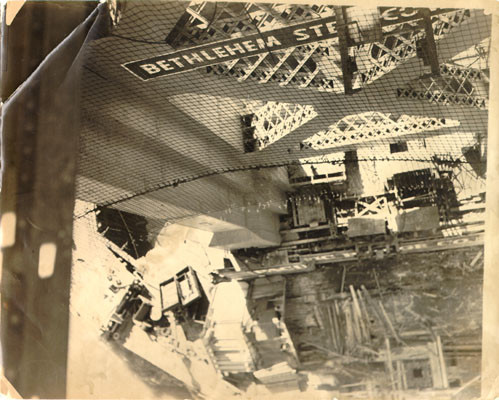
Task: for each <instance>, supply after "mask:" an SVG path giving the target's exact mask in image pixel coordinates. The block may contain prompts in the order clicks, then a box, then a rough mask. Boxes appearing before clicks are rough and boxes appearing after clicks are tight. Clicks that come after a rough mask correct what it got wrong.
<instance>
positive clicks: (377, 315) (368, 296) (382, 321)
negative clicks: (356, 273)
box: [361, 285, 387, 336]
mask: <svg viewBox="0 0 499 400" xmlns="http://www.w3.org/2000/svg"><path fill="white" fill-rule="evenodd" d="M361 289H362V291H363V293H364V295H365V296H366V300H367V303H368V304H369V305H370V306H371V310H372V311H373V312H374V315H375V316H376V318H377V319H378V322H379V323H380V326H381V328H382V329H383V332H384V333H385V336H386V334H387V330H386V327H385V322H384V319H383V318H382V316H381V314H380V312H379V311H378V307H377V304H376V303H375V302H374V300H373V299H372V297H371V295H370V294H369V292H368V291H367V289H366V287H365V286H364V285H361Z"/></svg>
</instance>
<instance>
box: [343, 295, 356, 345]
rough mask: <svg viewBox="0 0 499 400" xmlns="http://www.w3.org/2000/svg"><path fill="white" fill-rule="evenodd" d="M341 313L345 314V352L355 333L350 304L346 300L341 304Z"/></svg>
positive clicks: (352, 341)
mask: <svg viewBox="0 0 499 400" xmlns="http://www.w3.org/2000/svg"><path fill="white" fill-rule="evenodd" d="M343 313H344V315H345V334H346V335H345V352H347V351H348V350H350V349H351V348H352V347H353V345H354V343H355V333H354V330H353V326H352V319H351V315H350V314H351V311H350V306H349V304H348V303H347V302H345V303H344V304H343Z"/></svg>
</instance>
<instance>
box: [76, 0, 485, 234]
mask: <svg viewBox="0 0 499 400" xmlns="http://www.w3.org/2000/svg"><path fill="white" fill-rule="evenodd" d="M314 21H315V22H316V24H313V23H312V22H314ZM324 21H328V22H324ZM113 22H114V25H113V27H112V28H111V30H110V32H109V34H108V35H106V36H104V37H102V38H100V39H98V40H95V41H93V42H91V43H90V45H89V46H88V48H87V49H86V52H87V56H86V62H85V65H84V72H83V80H82V120H81V123H82V131H81V138H80V157H79V174H78V178H77V197H78V199H81V200H84V201H86V202H88V203H91V204H94V205H95V207H90V208H88V209H86V210H85V211H84V212H80V213H78V212H76V213H75V218H80V217H82V216H83V215H85V214H88V213H90V212H95V211H96V210H97V209H101V208H103V207H104V208H109V207H111V208H114V209H117V210H120V212H122V213H129V214H135V215H141V216H143V217H145V218H146V219H147V221H148V230H149V232H150V233H153V234H154V232H155V231H156V232H157V231H158V230H159V229H161V227H162V226H163V224H164V223H165V222H169V223H172V222H177V221H181V220H186V219H189V218H193V217H196V216H201V215H210V216H212V217H213V218H216V219H219V220H227V219H231V218H232V217H233V216H228V215H229V214H231V213H236V212H247V211H248V210H251V211H252V212H255V213H256V212H259V213H260V212H261V213H274V214H277V215H284V214H286V213H287V212H288V208H289V207H290V203H291V202H293V201H296V200H298V201H323V200H324V199H328V201H329V200H330V201H332V202H341V201H343V200H344V199H352V198H355V199H357V200H361V199H366V198H370V200H369V201H366V200H364V201H365V202H367V203H366V204H372V203H374V202H375V199H377V198H378V197H380V196H381V197H383V196H385V197H386V196H388V194H389V193H393V191H394V188H395V189H397V190H396V195H394V197H390V200H389V201H392V202H394V203H396V204H397V205H398V207H399V208H404V207H405V205H406V204H407V201H410V200H407V199H410V198H411V196H414V195H415V193H416V192H417V193H416V194H417V195H418V196H428V197H429V198H431V201H430V202H433V204H437V205H438V206H439V210H440V218H441V221H442V223H443V224H447V225H448V226H449V227H450V226H453V224H455V220H454V219H453V217H452V216H449V215H448V210H449V209H451V208H452V207H455V206H456V204H458V203H459V202H463V201H465V200H466V199H468V200H469V199H470V198H473V196H476V195H479V194H483V193H484V191H485V186H484V185H485V167H484V166H485V155H486V151H487V118H488V112H487V109H488V91H489V90H488V87H489V76H490V73H489V52H490V29H491V18H490V16H487V15H485V14H484V12H483V10H473V9H467V10H465V9H431V10H421V9H416V8H399V7H379V8H361V7H345V8H339V7H333V6H329V5H304V4H300V5H292V4H291V5H290V4H286V5H281V4H263V3H233V2H230V3H223V2H213V3H212V2H192V3H188V2H152V1H140V2H126V3H124V4H123V5H122V8H121V9H120V10H119V13H117V17H116V16H115V18H114V21H113ZM307 22H311V24H310V25H309V26H308V28H303V29H300V31H299V32H298V34H297V35H298V36H299V37H300V38H305V36H308V37H309V38H310V37H311V38H315V40H314V41H311V42H308V43H306V44H303V45H294V46H288V47H285V48H280V47H279V45H280V44H281V43H279V40H278V38H276V37H275V36H269V35H268V34H267V35H266V32H268V31H273V30H278V29H281V28H282V29H284V28H287V27H293V26H294V25H297V24H303V23H307ZM333 30H336V31H337V32H338V34H337V35H336V36H334V35H333V36H334V37H331V35H327V33H328V32H329V33H331V32H332V31H333ZM255 35H256V36H255ZM323 36H326V37H327V38H326V39H321V37H323ZM245 37H248V38H252V39H248V41H246V42H244V41H240V42H238V43H239V44H238V45H235V44H233V43H232V44H231V45H229V46H228V47H220V46H219V47H218V50H216V51H219V52H222V54H226V55H227V54H229V55H235V56H239V55H240V57H233V58H232V59H231V60H229V61H225V62H219V63H210V65H207V66H202V67H200V68H196V69H193V70H190V71H188V72H183V73H177V74H173V75H165V76H161V77H158V78H154V79H148V80H142V79H140V78H139V77H137V76H134V74H132V73H130V71H128V70H127V69H126V68H123V64H125V63H129V62H131V61H135V60H145V59H148V58H153V57H156V56H161V55H165V58H167V56H168V54H170V53H174V52H178V51H180V50H186V49H192V48H195V47H196V46H201V45H205V44H210V43H215V42H219V41H223V40H227V39H233V38H245ZM345 37H346V38H347V40H346V41H345V40H344V39H345ZM221 43H222V45H223V42H221ZM432 44H434V49H435V50H436V51H433V52H432ZM222 45H221V46H222ZM238 46H239V47H238ZM258 46H261V48H262V49H264V50H265V51H264V52H261V53H260V54H257V55H252V56H244V53H246V52H249V51H250V50H251V49H253V48H255V47H258ZM192 51H193V52H194V53H190V55H189V56H186V57H183V58H181V59H177V60H176V61H175V60H173V61H171V60H170V64H172V65H173V66H171V65H169V68H173V67H175V65H177V66H178V64H182V65H184V64H185V65H189V64H195V63H197V62H200V61H199V60H203V61H206V60H210V58H212V59H215V58H216V57H215V56H216V54H215V53H213V51H215V50H210V51H211V52H209V51H207V50H206V51H205V52H204V53H203V51H201V50H198V52H197V53H196V52H195V49H193V50H192ZM213 62H215V61H213ZM436 63H438V64H437V66H438V73H435V70H432V68H433V67H434V65H435V64H436ZM158 65H160V64H156V65H155V66H154V68H155V69H160V68H161V67H160V66H158ZM163 65H165V64H163ZM149 68H150V70H151V71H152V69H151V68H153V67H149ZM401 182H402V183H401ZM403 182H405V183H403ZM411 185H412V186H411ZM418 185H419V186H418ZM410 187H413V188H416V189H414V190H413V192H411V190H409V188H410ZM423 187H426V188H427V190H426V189H425V190H426V192H425V191H424V190H423V189H421V188H423ZM417 188H420V189H421V190H423V192H424V193H422V192H421V190H419V192H418V191H417ZM444 191H445V193H448V192H449V191H453V192H454V194H453V195H452V196H451V198H452V200H451V201H450V203H451V204H449V200H448V198H449V196H447V197H446V196H443V195H442V193H444ZM411 193H412V194H411ZM404 198H405V200H404ZM439 198H440V199H443V198H445V199H446V200H445V201H444V200H441V201H440V202H439V201H438V199H439ZM373 199H374V200H373ZM445 202H446V204H443V203H445ZM404 204H405V205H404ZM356 207H357V208H356V211H355V212H354V214H355V213H357V214H358V213H360V212H362V210H363V208H362V206H356ZM359 207H360V208H359ZM364 208H365V207H364ZM347 214H348V213H347ZM295 222H296V221H295Z"/></svg>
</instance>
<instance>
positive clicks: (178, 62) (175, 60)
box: [168, 57, 184, 68]
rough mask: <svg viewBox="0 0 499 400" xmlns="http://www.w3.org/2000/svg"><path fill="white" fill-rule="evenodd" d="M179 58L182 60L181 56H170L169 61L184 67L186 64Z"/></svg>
mask: <svg viewBox="0 0 499 400" xmlns="http://www.w3.org/2000/svg"><path fill="white" fill-rule="evenodd" d="M179 60H180V57H173V58H170V59H169V60H168V61H170V62H174V63H175V64H176V65H177V67H180V68H184V64H182V63H181V62H180V61H179Z"/></svg>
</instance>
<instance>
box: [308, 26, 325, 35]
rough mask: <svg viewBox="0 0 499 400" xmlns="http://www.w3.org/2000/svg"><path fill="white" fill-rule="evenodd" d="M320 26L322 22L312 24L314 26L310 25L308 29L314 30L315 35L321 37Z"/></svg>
mask: <svg viewBox="0 0 499 400" xmlns="http://www.w3.org/2000/svg"><path fill="white" fill-rule="evenodd" d="M321 27H322V24H320V25H314V26H311V27H310V29H313V30H314V32H315V34H316V35H317V37H321V36H322V32H321Z"/></svg>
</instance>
